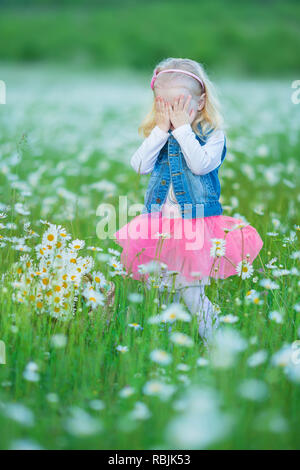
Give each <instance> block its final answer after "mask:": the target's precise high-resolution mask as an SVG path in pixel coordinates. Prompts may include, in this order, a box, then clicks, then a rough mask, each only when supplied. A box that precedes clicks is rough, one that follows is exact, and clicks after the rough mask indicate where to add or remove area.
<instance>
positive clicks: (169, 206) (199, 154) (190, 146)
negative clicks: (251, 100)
mask: <svg viewBox="0 0 300 470" xmlns="http://www.w3.org/2000/svg"><path fill="white" fill-rule="evenodd" d="M172 134H173V136H174V137H175V139H176V140H177V142H178V144H179V145H180V148H181V151H182V153H183V156H184V158H185V161H186V164H187V166H188V167H189V168H190V170H191V171H192V172H193V173H194V174H196V175H205V174H206V173H209V172H210V171H212V170H214V169H215V168H217V167H218V166H219V165H220V163H221V156H222V151H223V146H224V139H225V136H224V132H223V131H222V130H216V131H215V132H213V133H212V135H211V136H210V137H209V138H208V140H207V142H206V143H205V145H203V146H202V145H201V144H200V142H199V141H198V140H197V139H196V136H195V133H194V131H193V129H192V127H191V125H190V124H183V125H182V126H179V127H177V128H176V129H173V130H172ZM168 138H169V133H168V132H165V131H163V130H162V129H161V128H160V127H159V126H155V127H154V128H153V129H152V132H151V133H150V134H149V136H148V137H147V138H146V139H145V140H144V141H143V143H142V144H141V146H140V147H139V148H138V149H137V150H136V152H135V153H134V154H133V156H132V157H131V160H130V164H131V166H132V168H133V169H134V170H135V171H136V172H137V173H138V172H140V173H141V174H147V173H150V172H151V171H152V170H153V168H154V165H155V162H156V159H157V157H158V155H159V152H160V150H161V148H162V147H163V146H164V145H165V143H166V142H167V140H168ZM162 215H163V216H164V217H171V218H177V217H181V210H180V206H179V204H178V202H177V200H176V197H175V194H174V190H173V184H172V181H171V182H170V187H169V191H168V194H167V198H166V201H165V203H164V204H163V206H162Z"/></svg>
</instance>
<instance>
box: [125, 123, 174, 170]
mask: <svg viewBox="0 0 300 470" xmlns="http://www.w3.org/2000/svg"><path fill="white" fill-rule="evenodd" d="M168 138H169V133H168V132H165V131H163V130H162V129H161V128H160V127H159V126H155V127H154V128H153V129H152V131H151V133H150V134H149V135H148V137H147V138H146V139H145V140H144V141H143V143H142V145H141V146H140V147H139V148H138V149H137V151H136V152H135V153H134V154H133V156H132V157H131V160H130V165H131V166H132V168H133V169H134V170H135V171H136V172H137V173H141V174H142V175H144V174H146V173H150V172H151V171H152V170H153V168H154V165H155V162H156V159H157V157H158V155H159V152H160V149H161V148H162V147H163V146H164V145H165V143H166V142H167V140H168Z"/></svg>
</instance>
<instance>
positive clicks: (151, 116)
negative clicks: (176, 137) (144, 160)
mask: <svg viewBox="0 0 300 470" xmlns="http://www.w3.org/2000/svg"><path fill="white" fill-rule="evenodd" d="M171 68H172V69H182V70H186V71H188V72H192V73H194V74H195V75H197V76H198V77H199V78H200V79H201V80H202V82H203V83H204V87H205V90H203V88H202V86H201V85H200V83H199V82H198V81H197V80H195V78H192V77H191V76H189V75H185V74H183V73H180V72H168V73H163V74H161V75H160V76H159V77H158V78H157V80H160V79H162V80H160V83H162V81H164V83H168V80H170V81H171V80H174V79H176V80H178V81H181V82H182V83H184V84H185V86H186V87H187V88H188V89H189V90H190V91H191V93H192V94H193V95H194V96H195V95H197V96H198V97H200V96H201V95H202V94H203V93H205V102H204V107H203V108H202V110H201V111H197V114H196V116H195V119H194V121H193V122H192V123H191V126H192V129H193V130H194V131H195V133H196V134H197V135H199V136H200V137H203V136H205V135H206V134H207V132H208V131H209V130H211V129H212V130H216V129H220V128H222V126H223V118H222V115H221V111H220V103H219V100H218V97H217V92H216V89H215V87H214V85H213V84H212V82H211V81H210V79H209V78H208V76H207V73H206V72H205V70H204V68H203V66H202V65H201V64H200V63H199V62H196V61H195V60H192V59H176V58H173V57H169V58H168V59H164V60H162V61H161V62H159V63H158V65H157V66H156V67H155V69H156V70H157V73H158V72H160V71H161V70H165V69H171ZM157 80H156V81H155V82H154V90H155V84H156V82H157ZM149 84H150V82H149ZM154 90H153V91H154ZM199 124H200V129H199ZM155 126H156V122H155V100H154V99H153V103H152V108H151V110H150V111H149V113H148V114H147V115H146V116H145V118H144V119H143V121H142V122H141V125H140V126H139V128H138V133H139V134H140V135H142V136H143V137H148V135H149V134H150V133H151V131H152V129H153V128H154V127H155Z"/></svg>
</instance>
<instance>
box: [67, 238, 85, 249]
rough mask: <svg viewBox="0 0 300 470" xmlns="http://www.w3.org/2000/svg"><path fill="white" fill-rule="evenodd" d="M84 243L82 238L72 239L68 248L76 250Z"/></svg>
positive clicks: (82, 246)
mask: <svg viewBox="0 0 300 470" xmlns="http://www.w3.org/2000/svg"><path fill="white" fill-rule="evenodd" d="M84 245H85V241H84V240H78V239H76V240H73V241H72V242H71V243H70V248H71V250H76V251H79V250H81V249H82V248H84Z"/></svg>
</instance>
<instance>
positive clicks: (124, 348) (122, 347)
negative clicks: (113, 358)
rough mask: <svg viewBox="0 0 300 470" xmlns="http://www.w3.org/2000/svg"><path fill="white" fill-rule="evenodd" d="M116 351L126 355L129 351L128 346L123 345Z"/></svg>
mask: <svg viewBox="0 0 300 470" xmlns="http://www.w3.org/2000/svg"><path fill="white" fill-rule="evenodd" d="M116 350H117V351H119V352H120V353H122V354H124V353H126V352H127V351H128V347H127V346H122V345H121V344H119V346H117V347H116Z"/></svg>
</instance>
